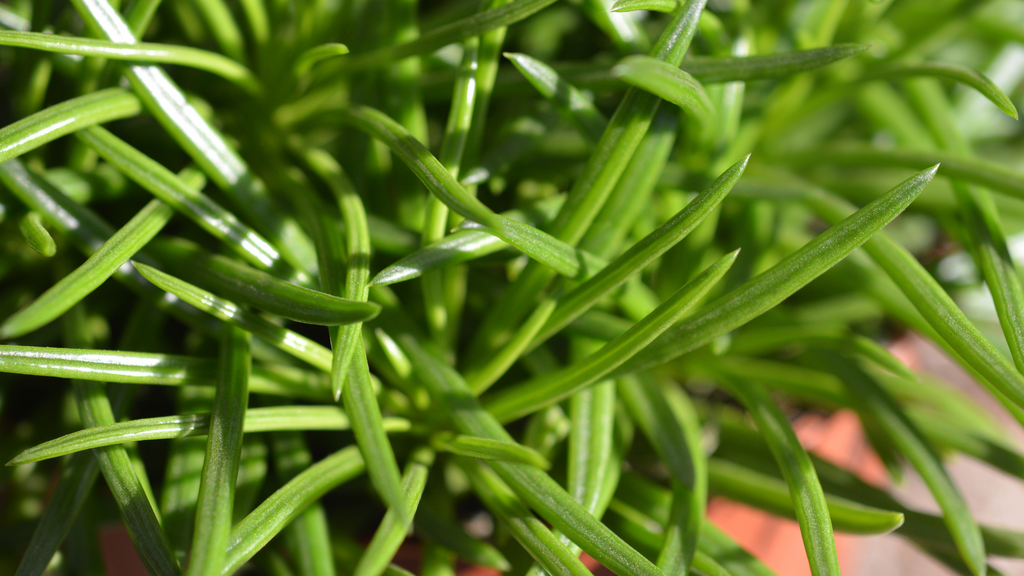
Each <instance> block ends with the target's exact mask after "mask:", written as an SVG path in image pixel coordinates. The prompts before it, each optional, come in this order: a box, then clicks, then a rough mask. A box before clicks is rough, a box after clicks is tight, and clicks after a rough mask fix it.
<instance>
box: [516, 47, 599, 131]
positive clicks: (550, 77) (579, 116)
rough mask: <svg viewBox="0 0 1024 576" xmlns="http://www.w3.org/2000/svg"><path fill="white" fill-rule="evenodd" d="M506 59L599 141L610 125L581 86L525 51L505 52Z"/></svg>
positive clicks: (581, 127)
mask: <svg viewBox="0 0 1024 576" xmlns="http://www.w3.org/2000/svg"><path fill="white" fill-rule="evenodd" d="M505 58H508V59H509V60H511V61H512V64H514V65H515V67H516V69H518V70H519V72H520V73H522V75H523V76H524V77H525V78H526V79H527V80H529V82H530V84H532V85H533V87H534V88H536V89H537V91H538V92H540V94H541V96H543V97H544V98H546V99H548V100H549V101H550V102H551V103H552V104H553V105H554V106H555V108H557V109H558V112H559V113H560V114H562V116H563V117H564V118H565V119H566V120H568V121H569V122H571V123H572V124H573V125H574V126H576V129H577V130H579V131H580V134H582V135H583V136H584V137H586V138H587V139H589V140H591V141H593V142H594V143H596V142H597V141H598V140H600V139H601V135H602V134H604V129H605V128H606V127H607V126H608V119H607V118H605V117H604V114H602V113H601V111H600V110H598V109H597V107H596V106H594V103H593V102H592V101H591V100H590V98H588V97H587V96H586V95H585V94H583V93H582V92H580V90H579V89H578V88H576V87H575V86H573V85H572V84H569V83H568V82H566V81H565V80H563V79H562V78H560V77H559V76H558V72H555V70H554V69H553V68H551V67H550V66H548V65H547V64H545V63H543V62H541V61H540V60H537V59H536V58H531V57H529V56H527V55H526V54H519V53H516V52H506V53H505Z"/></svg>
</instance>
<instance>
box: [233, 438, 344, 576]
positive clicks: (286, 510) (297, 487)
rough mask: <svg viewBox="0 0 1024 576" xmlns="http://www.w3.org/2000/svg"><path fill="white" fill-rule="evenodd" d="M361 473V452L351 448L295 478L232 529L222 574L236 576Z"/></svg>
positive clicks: (340, 451) (329, 457)
mask: <svg viewBox="0 0 1024 576" xmlns="http://www.w3.org/2000/svg"><path fill="white" fill-rule="evenodd" d="M362 472H363V459H362V458H361V457H360V456H359V450H358V449H357V448H356V447H355V446H350V447H348V448H344V449H342V450H339V451H338V452H335V453H334V454H332V455H330V456H328V457H327V458H324V459H323V460H321V461H319V462H317V463H316V464H314V465H312V466H310V467H309V468H307V469H306V470H305V471H304V472H302V473H301V474H299V475H298V476H296V477H295V478H292V479H291V480H290V481H289V482H288V483H287V484H285V485H284V486H282V487H281V488H280V489H278V490H277V491H276V492H274V493H273V494H271V495H270V497H269V498H267V499H266V500H264V501H263V502H262V503H261V504H260V505H259V506H257V507H256V509H255V510H253V511H252V512H250V513H249V515H248V516H246V517H245V518H244V519H243V520H242V521H241V522H239V523H238V524H237V525H236V526H235V527H234V529H232V530H231V537H230V539H229V540H228V545H227V556H226V559H225V563H224V569H223V570H221V574H224V575H229V574H233V573H234V572H235V571H236V570H238V568H240V567H241V566H242V564H244V563H245V562H246V561H247V560H249V559H250V558H252V557H253V555H255V554H256V552H258V551H260V549H262V548H263V547H264V546H265V545H266V544H267V543H268V542H270V540H271V539H272V538H273V537H274V536H276V535H277V533H278V532H280V531H281V530H282V529H283V528H284V527H285V526H287V525H288V524H289V523H290V522H291V521H292V520H294V519H295V518H296V517H297V516H298V515H299V514H301V513H302V511H303V510H305V509H306V507H307V506H309V505H310V504H311V503H313V502H315V501H317V500H319V499H320V498H321V497H322V496H323V495H324V494H326V493H327V492H328V491H329V490H331V489H332V488H335V487H337V486H339V485H341V484H344V483H345V482H347V481H349V480H351V479H352V478H355V477H356V476H358V475H359V474H360V473H362Z"/></svg>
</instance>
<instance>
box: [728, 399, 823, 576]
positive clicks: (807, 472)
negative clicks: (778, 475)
mask: <svg viewBox="0 0 1024 576" xmlns="http://www.w3.org/2000/svg"><path fill="white" fill-rule="evenodd" d="M728 390H729V392H730V393H731V394H732V395H733V396H735V397H736V398H737V400H739V401H740V402H741V403H742V404H743V406H744V407H745V408H746V409H747V412H748V413H749V414H750V416H751V418H753V420H754V423H755V424H756V425H757V430H758V432H760V433H761V436H762V437H763V438H764V440H765V442H766V443H767V444H768V448H769V449H770V450H771V453H772V456H774V457H775V461H776V462H777V463H778V465H779V468H780V469H781V470H782V476H783V477H784V478H785V479H786V484H787V485H788V486H789V493H790V494H791V496H792V498H793V509H794V512H795V514H796V519H797V522H798V523H799V524H800V534H801V536H802V537H803V541H804V549H805V550H806V551H807V560H808V562H809V563H810V565H811V574H814V575H815V576H821V575H831V574H839V558H838V557H837V556H836V543H835V539H834V537H833V535H832V520H831V517H830V515H829V510H828V505H827V503H826V502H825V493H824V491H823V490H822V488H821V483H820V482H819V481H818V475H817V474H816V473H815V471H814V464H813V463H812V462H811V458H810V456H808V455H807V452H805V451H804V449H803V447H802V446H800V441H799V440H797V437H796V432H794V431H793V428H792V427H791V426H790V424H789V420H788V419H787V418H786V416H785V415H784V414H783V413H782V410H780V409H779V407H778V406H776V405H775V404H774V403H773V402H772V399H771V398H770V397H769V396H768V392H767V391H766V390H765V389H764V388H763V387H762V386H761V385H760V384H756V383H754V382H750V381H747V382H742V383H741V382H730V383H729V387H728Z"/></svg>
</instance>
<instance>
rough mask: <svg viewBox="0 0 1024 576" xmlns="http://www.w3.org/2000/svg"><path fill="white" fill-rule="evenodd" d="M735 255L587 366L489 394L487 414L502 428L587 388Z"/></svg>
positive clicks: (691, 301) (705, 287) (647, 339)
mask: <svg viewBox="0 0 1024 576" xmlns="http://www.w3.org/2000/svg"><path fill="white" fill-rule="evenodd" d="M738 253H739V250H736V251H734V252H730V253H729V254H727V255H725V256H723V257H722V258H721V259H720V260H719V261H718V262H716V263H714V264H712V265H711V266H709V267H708V269H707V270H705V271H703V272H701V273H700V274H699V275H698V276H697V277H696V278H694V279H693V280H691V281H690V282H688V283H687V284H686V285H685V286H683V287H682V288H680V289H679V290H678V291H677V292H676V293H675V294H673V295H672V296H671V297H669V299H668V300H666V301H665V302H664V303H663V304H662V305H661V306H658V308H657V309H655V310H654V311H653V312H651V313H650V314H648V315H647V316H646V317H645V318H644V319H643V320H641V321H640V322H638V323H637V324H636V325H634V326H633V327H632V328H630V329H629V330H627V331H626V332H625V333H624V334H622V335H621V336H619V337H618V338H616V339H615V340H612V341H611V342H609V343H608V344H606V345H605V346H604V347H603V348H601V350H599V351H597V352H596V353H594V354H592V355H591V356H589V357H588V358H587V359H586V360H583V361H581V362H578V363H576V364H574V365H571V366H569V367H567V368H564V369H562V370H560V371H558V372H555V373H553V374H547V375H544V376H540V377H538V378H534V379H532V380H528V381H526V382H523V383H521V384H518V385H516V386H513V387H511V388H508V389H506V390H503V391H502V392H500V393H498V394H494V395H493V397H492V398H491V399H490V400H489V401H487V400H485V406H486V407H487V410H488V411H489V412H490V413H491V414H494V416H495V417H496V418H497V419H498V420H500V421H502V422H508V421H511V420H515V419H516V418H518V417H520V416H524V415H526V414H530V413H532V412H535V411H537V410H539V409H541V408H543V407H545V406H549V405H551V404H553V403H555V402H557V401H559V400H561V399H562V398H565V397H566V396H568V395H569V394H572V393H573V392H575V391H576V390H579V389H581V388H584V387H586V386H589V385H590V384H592V383H594V382H596V381H597V380H599V379H600V378H602V377H604V376H605V375H607V374H608V373H609V372H612V371H613V370H615V369H616V368H618V367H619V366H622V364H623V363H625V362H626V361H627V360H629V359H630V358H632V357H633V356H634V355H635V354H637V353H638V352H640V351H641V350H643V349H644V348H645V347H646V346H647V345H648V344H650V343H651V342H653V341H654V340H655V339H656V338H657V337H658V336H659V335H660V334H662V333H663V332H665V331H666V330H668V329H669V328H670V327H671V326H672V325H673V324H675V323H676V322H677V321H678V320H679V318H680V317H681V316H682V315H683V314H685V313H686V311H687V310H689V309H690V308H691V307H692V306H694V305H695V304H697V302H699V301H700V299H701V298H702V297H703V296H704V295H705V294H707V292H708V291H709V290H711V288H712V287H713V286H714V285H715V284H717V283H718V281H719V280H720V279H721V278H722V276H723V275H725V273H726V272H728V271H729V268H730V267H731V266H732V263H733V262H735V261H736V256H737V254H738Z"/></svg>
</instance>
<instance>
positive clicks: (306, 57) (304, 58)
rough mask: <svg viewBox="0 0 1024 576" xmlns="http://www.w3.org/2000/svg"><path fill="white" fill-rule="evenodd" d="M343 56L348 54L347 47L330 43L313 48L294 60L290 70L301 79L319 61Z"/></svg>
mask: <svg viewBox="0 0 1024 576" xmlns="http://www.w3.org/2000/svg"><path fill="white" fill-rule="evenodd" d="M345 54H348V46H345V45H344V44H338V43H334V42H332V43H330V44H321V45H319V46H314V47H312V48H309V49H307V50H306V51H305V52H303V53H302V54H299V55H298V57H296V58H295V64H294V65H293V66H292V70H294V71H295V75H296V76H299V77H302V76H305V75H306V74H308V73H309V71H310V70H311V69H312V68H313V66H314V65H315V64H316V63H318V62H320V61H321V60H326V59H328V58H334V57H335V56H344V55H345Z"/></svg>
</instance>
